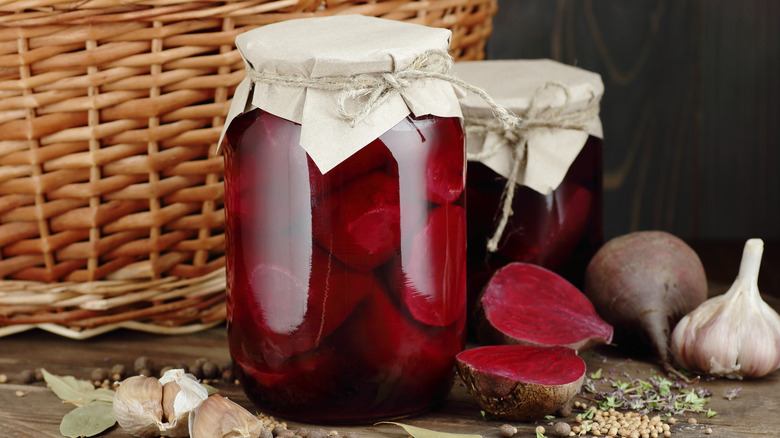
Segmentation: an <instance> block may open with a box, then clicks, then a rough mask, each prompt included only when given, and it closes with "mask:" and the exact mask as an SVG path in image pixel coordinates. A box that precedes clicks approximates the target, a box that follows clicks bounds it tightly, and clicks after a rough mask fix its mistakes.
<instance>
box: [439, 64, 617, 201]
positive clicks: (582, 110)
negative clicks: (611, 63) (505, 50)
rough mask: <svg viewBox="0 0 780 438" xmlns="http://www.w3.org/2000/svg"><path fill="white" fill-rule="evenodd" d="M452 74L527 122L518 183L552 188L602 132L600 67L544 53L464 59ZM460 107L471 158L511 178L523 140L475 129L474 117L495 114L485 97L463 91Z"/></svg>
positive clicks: (545, 191)
mask: <svg viewBox="0 0 780 438" xmlns="http://www.w3.org/2000/svg"><path fill="white" fill-rule="evenodd" d="M453 74H454V75H455V76H456V77H458V78H459V79H462V80H464V81H466V82H468V83H470V84H472V85H475V86H477V87H480V88H482V89H484V90H485V91H486V92H487V93H488V94H489V95H490V96H491V97H492V98H493V99H494V100H495V101H496V102H497V103H498V104H499V105H503V106H505V107H507V108H508V109H510V110H512V111H513V112H514V113H515V114H517V115H518V116H520V117H522V118H523V119H524V120H525V122H526V123H527V127H525V128H523V129H521V130H520V132H519V133H518V134H519V136H520V137H521V142H522V141H523V140H524V141H525V143H523V144H521V145H520V146H525V149H524V151H523V152H524V153H525V165H524V166H523V167H521V168H520V173H519V176H518V179H517V183H518V184H521V185H524V186H527V187H530V188H532V189H534V190H536V191H537V192H539V193H542V194H549V193H551V192H552V191H553V190H555V188H557V187H558V185H560V183H561V181H563V178H564V177H565V176H566V172H567V171H568V169H569V167H570V166H571V164H572V162H574V160H575V159H576V158H577V155H579V153H580V151H581V150H582V147H583V146H584V145H585V142H586V141H587V139H588V136H589V135H592V136H594V137H598V138H602V137H603V132H602V127H601V121H600V120H599V117H598V110H599V102H600V101H601V97H602V95H603V94H604V85H603V83H602V82H601V77H600V76H599V75H598V74H596V73H592V72H589V71H586V70H583V69H580V68H576V67H571V66H568V65H564V64H561V63H559V62H556V61H552V60H547V59H541V60H498V61H470V62H459V63H456V64H455V65H454V67H453ZM461 108H462V110H463V114H464V116H465V122H466V131H467V140H466V142H467V147H468V153H469V156H470V158H469V159H470V160H473V161H480V162H482V163H483V164H485V165H486V166H488V167H490V168H491V169H493V170H494V171H495V172H496V173H498V174H499V175H501V176H503V177H504V178H509V175H510V174H511V170H512V165H513V162H514V154H513V151H514V148H515V147H517V145H518V144H517V143H515V144H510V142H508V141H506V138H505V137H504V135H502V134H503V133H502V132H501V130H491V129H488V130H484V129H473V128H475V126H471V125H472V123H473V121H474V120H480V121H484V120H489V119H490V118H491V116H492V113H491V110H490V108H489V107H488V105H487V104H486V103H485V102H484V100H482V99H479V98H477V97H476V96H473V95H471V94H469V95H466V96H463V97H461ZM518 143H520V142H518ZM483 151H492V152H490V153H487V154H485V153H482V152H483ZM480 154H481V155H483V156H482V157H479V158H473V157H475V156H476V155H480ZM485 155H487V156H485Z"/></svg>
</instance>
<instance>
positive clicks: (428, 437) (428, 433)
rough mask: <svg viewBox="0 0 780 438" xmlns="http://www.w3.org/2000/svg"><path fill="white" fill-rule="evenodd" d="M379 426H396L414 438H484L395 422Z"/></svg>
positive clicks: (385, 422)
mask: <svg viewBox="0 0 780 438" xmlns="http://www.w3.org/2000/svg"><path fill="white" fill-rule="evenodd" d="M377 424H394V425H396V426H400V427H403V428H404V430H406V433H408V434H409V435H411V436H412V437H413V438H482V435H470V434H463V433H450V432H439V431H435V430H430V429H425V428H422V427H417V426H412V425H409V424H404V423H395V422H393V421H382V422H379V423H377Z"/></svg>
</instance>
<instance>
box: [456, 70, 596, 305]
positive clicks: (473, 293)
mask: <svg viewBox="0 0 780 438" xmlns="http://www.w3.org/2000/svg"><path fill="white" fill-rule="evenodd" d="M455 71H456V74H458V76H459V77H461V78H463V79H464V80H466V81H467V82H470V83H472V84H474V85H477V86H480V87H484V88H485V89H486V90H487V91H488V93H490V94H491V96H492V97H493V98H494V99H495V100H496V101H497V102H498V103H499V104H503V105H505V106H507V107H508V108H509V109H511V110H513V111H514V112H515V113H516V114H517V115H519V116H520V117H522V118H523V119H524V122H525V123H526V125H525V126H524V127H521V128H520V129H519V130H518V132H515V133H514V135H513V136H504V135H503V134H504V133H503V132H499V133H495V132H494V133H493V134H491V135H492V137H491V136H490V135H489V134H488V133H487V126H489V125H484V126H481V125H480V123H481V122H480V120H484V119H480V118H479V117H470V116H471V115H473V114H477V115H479V113H480V111H483V112H484V108H483V104H482V103H481V102H479V101H475V100H466V101H464V102H462V105H463V110H464V115H465V116H466V130H467V132H469V138H468V143H469V152H470V158H469V162H468V182H467V189H466V190H467V200H468V202H467V204H468V209H467V216H468V248H469V254H468V259H469V261H468V275H469V280H468V281H469V286H468V290H469V292H468V295H469V298H468V301H469V305H470V307H471V308H474V307H476V301H477V299H478V297H479V295H480V293H481V292H482V290H483V288H484V286H485V285H486V284H487V283H488V281H489V280H490V278H491V277H492V275H493V274H494V273H495V271H496V270H498V269H499V268H501V267H503V266H505V265H506V264H508V263H511V262H526V263H532V264H536V265H540V266H543V267H545V268H548V269H550V270H552V271H555V272H557V273H559V274H561V275H562V276H563V277H565V278H566V279H568V280H569V281H570V282H572V283H573V284H574V285H576V286H578V287H581V286H582V283H583V281H584V273H585V268H586V267H587V264H588V262H589V260H590V258H591V257H592V256H593V254H594V253H595V251H596V250H597V249H598V248H599V247H600V245H601V243H602V239H603V233H602V140H601V138H600V137H601V124H600V122H599V120H598V103H599V100H600V97H601V95H602V93H603V85H602V84H601V80H600V78H599V77H598V75H597V74H595V73H591V72H587V71H584V70H581V69H578V68H574V67H570V66H566V65H563V64H560V63H557V62H554V61H550V60H517V61H511V60H509V61H481V62H466V63H458V64H457V65H456V68H455ZM475 120H476V121H477V122H474V121H475ZM477 125H480V126H481V127H480V126H477ZM483 128H484V129H483ZM491 142H493V145H492V146H491V144H490V143H491ZM495 142H498V148H497V149H496V150H498V155H497V156H501V155H500V154H501V153H502V151H501V149H502V148H504V149H506V150H505V151H503V153H504V155H503V157H504V158H503V159H504V161H506V162H507V165H506V166H505V167H502V166H501V164H502V163H500V161H501V159H499V160H498V161H499V162H497V161H496V159H495V157H493V156H490V154H487V155H486V154H485V153H484V150H486V149H490V148H491V147H493V146H495V144H496V143H495ZM515 148H523V149H522V151H521V154H520V155H512V154H513V153H516V151H514V150H515ZM510 150H512V151H513V152H508V151H510ZM472 152H473V153H472ZM556 154H557V155H556ZM518 156H520V157H521V158H517V157H518ZM513 158H514V159H519V160H521V161H522V163H521V164H520V169H521V171H520V175H521V176H520V177H519V178H518V180H517V184H516V186H515V190H514V193H513V194H512V195H511V198H509V199H508V198H507V197H508V196H509V195H508V194H507V188H508V184H509V182H508V178H509V174H508V173H509V172H507V170H508V169H509V168H511V167H512V162H511V161H512V159H513ZM491 160H493V161H491ZM491 166H492V167H491ZM496 169H498V170H496ZM540 169H543V170H540ZM502 170H504V172H503V174H502V173H500V171H502ZM505 203H509V205H506V204H505ZM508 208H511V214H509V215H507V221H506V226H505V228H504V229H503V230H502V231H499V232H497V229H499V226H498V224H499V222H500V220H501V218H502V215H503V214H504V213H505V211H506V209H508ZM494 238H496V239H497V240H496V245H495V248H492V249H493V250H491V249H488V248H487V242H488V241H490V240H491V239H494Z"/></svg>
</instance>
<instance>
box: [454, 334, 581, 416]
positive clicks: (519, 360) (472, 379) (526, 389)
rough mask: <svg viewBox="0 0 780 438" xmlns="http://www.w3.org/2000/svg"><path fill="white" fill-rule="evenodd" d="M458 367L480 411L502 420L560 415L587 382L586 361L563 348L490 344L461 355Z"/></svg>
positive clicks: (458, 359) (457, 357)
mask: <svg viewBox="0 0 780 438" xmlns="http://www.w3.org/2000/svg"><path fill="white" fill-rule="evenodd" d="M456 364H457V367H458V373H459V374H460V376H461V378H462V379H463V381H464V382H465V383H466V386H467V387H468V389H469V392H471V395H472V396H473V397H474V399H475V400H476V402H477V404H478V405H479V406H480V408H482V410H484V411H485V412H488V413H489V414H491V415H493V416H495V417H497V418H502V419H506V420H515V421H529V420H538V419H541V418H544V416H545V415H550V414H552V413H554V412H556V411H558V410H559V409H561V408H563V407H564V406H566V405H567V404H568V403H569V401H570V400H571V399H572V397H574V396H575V395H576V394H577V392H578V391H579V389H580V387H581V386H582V382H583V381H584V379H585V361H584V360H582V358H580V357H579V356H577V353H576V352H575V351H574V350H572V349H571V348H566V347H539V346H533V345H490V346H484V347H478V348H473V349H470V350H465V351H463V352H461V353H459V354H458V355H457V356H456Z"/></svg>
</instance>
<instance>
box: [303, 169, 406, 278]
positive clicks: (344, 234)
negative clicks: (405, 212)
mask: <svg viewBox="0 0 780 438" xmlns="http://www.w3.org/2000/svg"><path fill="white" fill-rule="evenodd" d="M399 203H400V199H399V188H398V178H396V177H392V176H390V175H387V174H386V173H384V172H380V171H374V172H371V173H369V174H367V175H364V176H360V177H357V178H355V179H353V180H352V181H350V182H349V183H347V184H345V185H344V186H342V187H341V188H340V189H338V190H336V191H334V192H332V193H331V194H330V195H328V196H326V197H325V198H324V199H322V202H318V203H317V204H316V205H315V206H314V208H313V210H312V215H313V217H312V228H313V235H314V240H315V241H316V242H317V243H318V244H320V245H321V246H322V247H323V248H325V249H327V250H328V251H330V253H331V254H333V255H334V256H335V257H336V258H337V259H338V260H339V261H341V263H343V264H345V265H346V266H348V267H349V268H352V269H354V270H357V271H370V270H372V269H374V268H376V267H378V266H380V265H382V264H384V263H385V262H387V261H389V260H390V259H391V258H393V256H394V255H396V254H397V253H398V251H399V250H400V242H401V210H400V206H399Z"/></svg>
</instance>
